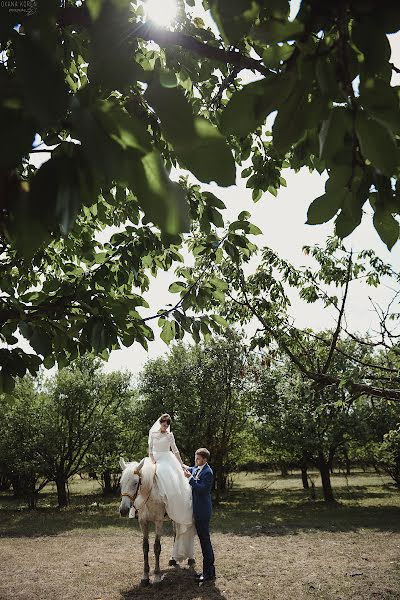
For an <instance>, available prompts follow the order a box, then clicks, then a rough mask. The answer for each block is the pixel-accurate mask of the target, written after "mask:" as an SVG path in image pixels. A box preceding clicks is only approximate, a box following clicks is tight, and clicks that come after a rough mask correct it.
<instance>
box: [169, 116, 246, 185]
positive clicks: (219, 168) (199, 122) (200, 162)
mask: <svg viewBox="0 0 400 600" xmlns="http://www.w3.org/2000/svg"><path fill="white" fill-rule="evenodd" d="M195 131H196V139H195V140H193V144H191V145H187V146H186V147H185V148H184V149H182V150H179V156H181V158H182V164H183V166H185V167H186V168H188V169H189V170H190V171H191V172H192V173H193V175H195V176H196V177H197V179H199V180H200V181H203V182H205V183H211V182H212V181H215V183H216V184H217V185H220V186H222V187H227V186H230V185H234V184H235V181H236V166H235V161H234V158H233V156H232V152H231V151H230V149H229V147H228V145H227V143H226V140H225V138H224V137H223V136H222V135H221V134H220V132H219V131H218V129H217V128H216V127H214V126H213V125H211V123H209V121H207V120H206V119H203V118H201V117H198V118H197V119H195Z"/></svg>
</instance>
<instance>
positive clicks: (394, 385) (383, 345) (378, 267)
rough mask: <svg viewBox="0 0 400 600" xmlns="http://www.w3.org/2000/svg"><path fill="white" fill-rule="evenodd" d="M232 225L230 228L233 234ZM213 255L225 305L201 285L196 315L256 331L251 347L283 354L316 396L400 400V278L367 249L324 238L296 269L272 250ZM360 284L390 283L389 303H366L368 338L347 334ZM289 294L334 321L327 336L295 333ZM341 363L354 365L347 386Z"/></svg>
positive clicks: (194, 272) (183, 286) (181, 285)
mask: <svg viewBox="0 0 400 600" xmlns="http://www.w3.org/2000/svg"><path fill="white" fill-rule="evenodd" d="M235 226H236V225H235V224H231V227H233V228H234V227H235ZM219 250H220V249H219ZM219 250H217V257H216V265H215V268H214V273H213V279H217V280H220V281H221V282H224V284H225V288H224V290H225V292H224V293H225V299H226V301H225V302H224V303H222V304H221V302H219V301H217V300H216V299H215V298H214V296H213V295H212V294H211V293H208V294H207V282H203V283H202V284H201V285H200V287H199V294H200V293H203V294H204V295H203V298H205V301H204V302H203V306H202V308H198V309H197V311H198V312H200V311H204V310H206V311H208V313H212V312H213V311H219V313H220V314H221V315H223V317H224V318H225V319H226V320H227V321H228V322H231V323H232V322H233V323H239V324H241V325H244V324H249V323H252V324H255V325H256V327H257V328H256V333H255V335H254V336H253V339H252V342H251V347H252V348H257V347H258V348H261V349H263V348H270V349H271V350H274V349H275V350H278V351H282V352H284V354H286V356H288V357H289V358H290V360H291V361H292V362H293V363H294V364H295V365H296V367H297V368H298V369H299V370H300V371H301V372H302V373H303V375H304V376H305V377H306V378H308V379H310V380H311V381H312V382H314V384H315V386H316V387H317V388H319V389H320V390H322V389H323V388H325V387H329V386H336V387H343V388H344V389H346V390H347V392H348V393H349V395H350V396H351V397H352V396H355V395H357V394H359V395H369V396H372V397H381V398H387V399H392V400H396V401H399V400H400V388H399V378H398V358H399V347H398V335H397V331H396V326H397V322H398V317H399V315H398V312H397V311H396V310H395V304H396V301H397V297H398V292H397V291H396V288H397V286H398V282H399V281H400V276H399V274H398V273H397V272H396V271H395V270H394V269H393V268H392V267H391V265H388V264H386V263H384V262H383V261H382V260H381V259H380V258H379V257H378V256H376V254H375V253H374V252H373V251H372V250H363V251H361V252H359V253H357V254H354V255H353V252H351V251H350V252H349V251H347V250H346V248H345V247H344V246H343V244H342V243H341V242H340V240H339V239H338V238H330V239H329V240H328V241H327V243H326V245H325V246H324V247H321V246H314V247H310V246H305V247H304V248H303V251H304V253H305V254H306V255H309V256H310V258H312V259H313V262H312V263H311V264H310V265H306V266H302V267H300V268H296V267H294V266H293V265H292V264H290V263H289V262H288V261H287V260H284V259H282V258H280V257H279V256H278V255H277V254H276V252H274V251H273V250H272V249H271V248H264V249H262V251H261V252H257V249H254V248H253V249H249V248H248V247H246V248H243V249H242V250H241V251H240V252H237V255H236V256H235V259H234V260H230V259H227V258H225V257H224V256H223V255H222V253H220V254H218V252H219ZM250 258H251V259H252V260H253V262H255V263H256V261H257V260H258V264H257V263H256V268H255V270H253V272H251V271H250V269H249V268H248V263H249V260H250ZM202 262H203V261H202V258H199V259H198V261H197V264H196V265H195V266H194V268H193V269H191V271H190V277H188V276H187V273H186V271H187V270H186V271H185V270H181V271H180V273H181V274H182V275H183V276H182V278H181V280H178V281H177V282H176V283H175V284H174V286H176V291H180V293H181V296H182V297H183V296H184V295H185V292H186V290H187V286H188V285H189V284H190V281H191V280H193V279H195V278H196V277H197V276H198V274H199V272H201V269H202ZM185 279H186V281H185ZM361 279H362V280H363V282H364V283H365V284H367V285H370V286H372V287H377V286H379V285H381V284H382V283H383V282H384V283H385V284H386V283H388V282H390V284H391V286H393V288H394V292H393V297H392V299H391V300H390V301H389V302H388V303H387V305H386V306H383V307H380V306H377V305H376V304H375V303H374V302H373V301H371V306H372V308H373V309H375V311H376V313H377V317H378V323H379V331H378V332H377V333H376V334H375V333H374V334H372V333H369V334H368V335H367V336H362V335H360V334H359V333H358V332H357V331H353V330H352V328H351V322H349V321H348V320H347V318H346V309H347V303H348V300H349V297H350V295H351V290H352V287H353V285H354V282H357V281H359V280H361ZM293 292H294V293H295V294H296V295H297V297H298V298H299V299H300V300H302V301H305V302H307V303H311V304H312V303H317V302H319V303H320V304H322V305H323V306H324V307H325V308H328V309H330V310H331V311H332V313H333V315H336V325H335V328H334V329H333V330H331V332H330V336H329V337H327V336H322V337H321V336H320V335H319V334H318V333H315V332H314V331H312V330H311V329H301V328H299V327H296V325H295V319H294V317H293V315H292V313H291V308H290V307H291V299H290V297H291V295H292V293H293ZM206 294H207V295H206ZM348 339H349V340H352V341H353V353H352V354H348V353H347V352H346V348H345V347H343V343H346V340H348ZM314 341H315V342H316V343H315V344H314ZM321 344H322V345H324V346H325V347H326V350H327V353H326V355H325V356H324V358H323V360H322V362H321V359H320V356H319V348H320V346H321ZM340 356H342V357H344V358H347V359H348V360H349V361H350V362H351V363H353V368H352V375H351V376H349V375H346V376H345V379H341V378H339V377H338V376H337V374H336V373H335V372H334V364H335V360H336V359H337V360H339V358H340ZM357 367H360V368H357Z"/></svg>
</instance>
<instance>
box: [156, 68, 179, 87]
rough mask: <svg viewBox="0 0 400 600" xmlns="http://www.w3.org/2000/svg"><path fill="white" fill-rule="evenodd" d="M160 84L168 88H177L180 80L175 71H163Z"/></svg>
mask: <svg viewBox="0 0 400 600" xmlns="http://www.w3.org/2000/svg"><path fill="white" fill-rule="evenodd" d="M160 84H161V85H162V86H163V87H166V88H175V87H176V86H177V85H178V80H177V78H176V75H175V73H174V72H173V71H161V73H160Z"/></svg>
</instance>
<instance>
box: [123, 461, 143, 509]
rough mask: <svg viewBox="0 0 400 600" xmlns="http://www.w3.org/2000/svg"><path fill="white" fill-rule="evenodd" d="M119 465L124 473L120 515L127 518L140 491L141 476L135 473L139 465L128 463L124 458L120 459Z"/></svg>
mask: <svg viewBox="0 0 400 600" xmlns="http://www.w3.org/2000/svg"><path fill="white" fill-rule="evenodd" d="M119 464H120V467H121V471H122V475H121V484H120V485H121V497H122V499H121V504H120V505H119V514H120V515H121V517H127V516H128V515H129V511H130V509H131V507H132V506H133V503H134V501H135V499H136V496H137V494H138V490H139V475H137V474H136V473H135V472H134V470H135V468H136V467H137V466H138V464H139V463H137V462H129V463H126V462H125V461H124V459H123V458H120V459H119Z"/></svg>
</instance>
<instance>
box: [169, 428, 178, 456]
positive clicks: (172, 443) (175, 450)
mask: <svg viewBox="0 0 400 600" xmlns="http://www.w3.org/2000/svg"><path fill="white" fill-rule="evenodd" d="M169 436H170V438H169V443H170V445H171V450H172V452H173V453H174V454H177V453H178V452H179V450H178V448H177V446H176V444H175V437H174V434H173V433H172V432H171V433H170V434H169Z"/></svg>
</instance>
